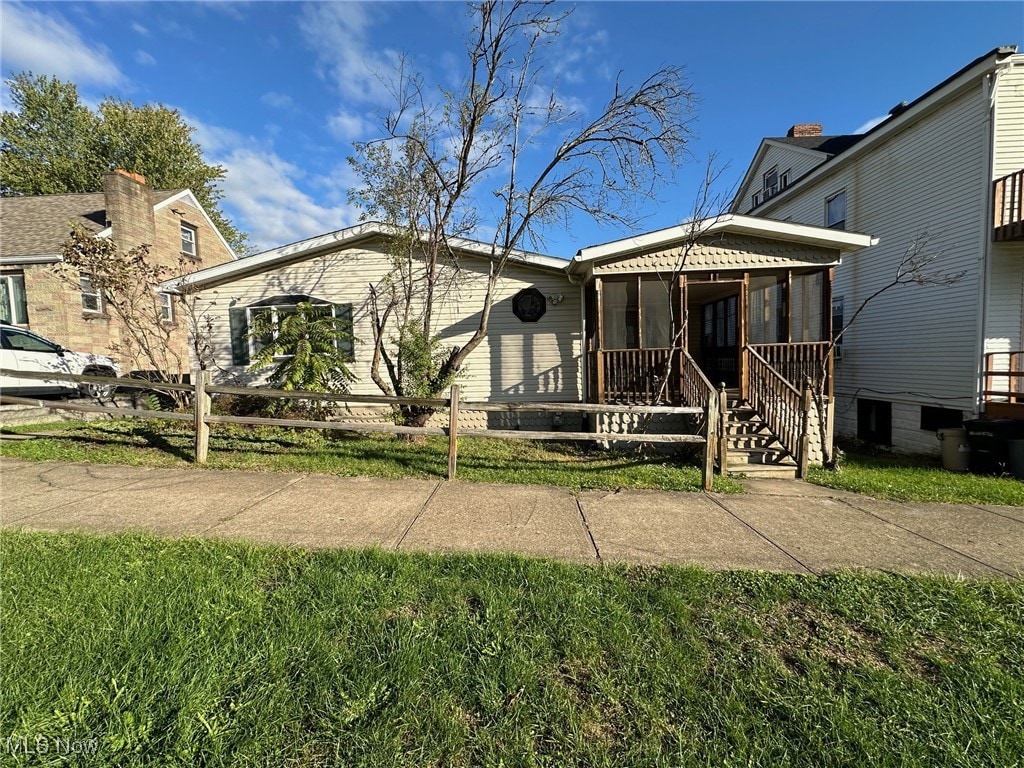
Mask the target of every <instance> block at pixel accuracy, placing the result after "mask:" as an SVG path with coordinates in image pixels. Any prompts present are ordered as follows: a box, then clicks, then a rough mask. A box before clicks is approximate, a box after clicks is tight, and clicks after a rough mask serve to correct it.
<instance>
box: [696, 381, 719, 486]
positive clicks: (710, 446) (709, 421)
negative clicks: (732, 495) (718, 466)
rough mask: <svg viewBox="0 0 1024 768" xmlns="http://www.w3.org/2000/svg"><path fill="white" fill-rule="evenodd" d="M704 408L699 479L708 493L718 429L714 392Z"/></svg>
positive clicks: (716, 403) (716, 404) (712, 473)
mask: <svg viewBox="0 0 1024 768" xmlns="http://www.w3.org/2000/svg"><path fill="white" fill-rule="evenodd" d="M705 408H706V409H707V413H706V414H705V418H704V422H705V428H704V432H705V438H706V440H705V443H704V463H703V464H702V466H701V471H700V479H701V484H702V485H703V487H704V490H705V491H710V490H711V483H712V480H713V478H714V473H715V447H716V445H717V443H718V441H717V440H716V439H715V432H716V430H717V429H718V396H717V395H716V394H715V393H714V392H712V393H711V394H710V395H708V400H707V403H706V404H705ZM723 471H724V469H723Z"/></svg>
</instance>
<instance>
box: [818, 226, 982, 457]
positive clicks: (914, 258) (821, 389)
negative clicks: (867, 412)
mask: <svg viewBox="0 0 1024 768" xmlns="http://www.w3.org/2000/svg"><path fill="white" fill-rule="evenodd" d="M930 241H931V236H930V235H929V234H928V233H927V232H921V233H919V234H917V235H915V236H914V238H913V239H911V241H910V242H909V243H908V245H907V247H906V249H905V250H904V252H903V256H902V257H901V258H900V261H899V264H897V266H896V271H895V273H894V274H893V276H892V279H891V280H889V282H887V283H885V284H884V285H882V286H880V287H879V288H877V289H876V290H875V291H874V292H873V293H871V295H869V296H868V297H867V298H865V299H864V300H863V301H861V303H860V304H859V305H858V306H857V309H856V310H854V312H853V314H852V315H850V319H849V320H847V321H846V322H845V323H844V324H843V326H842V327H841V328H838V329H836V328H833V329H832V338H831V339H829V340H828V345H827V347H826V350H825V352H826V354H825V355H824V356H823V357H822V362H821V364H820V367H819V368H818V370H817V371H815V376H814V377H813V378H811V380H810V382H809V386H810V389H811V396H812V398H813V400H814V407H815V409H816V410H817V412H818V440H819V444H820V447H821V456H822V462H821V463H822V466H823V467H824V468H825V469H829V470H834V469H838V466H839V465H838V461H837V460H836V457H835V455H834V453H833V451H832V450H831V448H830V446H829V443H828V424H827V421H826V413H825V408H826V406H827V403H826V387H827V380H828V361H829V360H830V359H831V357H832V354H833V352H834V350H835V348H836V346H837V345H839V344H840V343H841V342H842V339H843V336H845V335H846V332H847V331H848V330H850V327H851V326H853V325H854V324H855V323H856V322H857V321H858V320H859V319H860V317H861V316H862V315H863V313H864V311H865V310H866V309H867V308H868V306H869V305H871V304H872V303H874V302H875V301H876V300H878V299H879V298H880V297H881V296H884V295H885V294H887V293H889V292H890V291H893V290H895V289H896V288H900V287H903V286H926V285H934V286H951V285H955V284H957V283H959V282H960V281H961V280H963V278H964V276H965V275H966V274H967V272H966V271H965V270H962V271H959V272H949V271H946V270H944V269H943V268H942V267H941V264H940V263H939V262H940V261H941V259H942V258H943V256H944V255H945V252H943V251H935V250H931V249H930V248H929V243H930Z"/></svg>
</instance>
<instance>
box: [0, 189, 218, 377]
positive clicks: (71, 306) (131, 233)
mask: <svg viewBox="0 0 1024 768" xmlns="http://www.w3.org/2000/svg"><path fill="white" fill-rule="evenodd" d="M73 225H78V226H80V227H82V228H83V229H85V230H86V231H88V232H91V233H93V234H94V235H95V236H96V237H110V238H112V239H113V240H114V242H115V243H116V244H117V245H118V247H119V248H120V249H121V250H122V251H127V250H130V249H132V248H135V247H137V246H139V245H142V244H146V245H149V246H150V259H152V260H153V261H154V262H156V263H159V264H161V265H164V266H167V267H170V268H172V269H175V270H177V269H179V268H180V267H179V265H180V264H182V263H184V264H185V268H186V271H193V270H195V269H202V268H205V267H212V266H215V265H217V264H223V263H225V262H228V261H232V260H234V259H235V258H236V255H235V253H234V252H233V251H232V250H231V248H230V246H229V245H228V244H227V242H226V241H225V240H224V238H223V236H222V235H221V234H220V232H219V231H218V230H217V228H216V227H215V226H214V224H213V222H212V221H211V220H210V217H209V216H208V215H207V213H206V211H205V210H203V207H202V205H201V204H200V203H199V201H198V200H197V199H196V197H195V195H193V194H192V192H191V191H190V190H187V189H182V190H154V189H151V188H150V187H149V186H148V185H147V184H146V180H145V178H143V177H142V176H139V175H138V174H134V173H128V172H126V171H122V170H115V171H113V172H112V173H109V174H107V175H106V176H105V177H104V179H103V191H102V192H85V193H77V194H65V195H32V196H24V197H7V198H2V199H0V319H2V320H5V321H7V322H9V323H13V324H15V325H18V326H21V327H23V328H27V329H29V330H31V331H34V332H35V333H38V334H40V335H42V336H46V337H47V338H50V339H53V340H54V341H56V342H58V343H60V344H62V345H64V346H66V347H68V348H69V349H74V350H77V351H83V352H94V353H100V354H108V355H110V356H111V357H114V358H115V359H117V360H118V362H119V363H120V364H121V365H122V367H123V369H124V370H125V371H126V372H127V371H128V370H132V369H135V368H137V367H139V366H140V363H139V362H138V361H132V360H126V359H124V357H123V355H120V354H119V353H118V350H119V349H120V348H121V347H122V342H121V338H122V333H123V329H122V328H121V327H120V323H119V321H118V319H117V318H116V317H115V316H113V315H112V314H108V313H107V312H106V311H105V307H104V306H103V301H102V298H101V297H100V296H99V295H98V293H97V292H96V291H95V289H94V288H93V286H92V284H91V282H90V280H89V277H88V275H81V276H80V283H79V285H77V286H75V285H72V284H69V283H68V282H67V280H66V279H62V278H61V277H58V276H57V275H56V274H55V272H54V267H55V266H56V265H58V264H59V263H60V262H61V261H62V256H61V246H62V244H63V243H64V241H65V240H66V239H67V238H68V235H69V234H70V231H71V228H72V226H73ZM183 257H185V258H184V259H183ZM159 301H160V302H161V312H162V314H164V318H165V319H164V322H166V323H167V324H168V326H169V327H170V328H171V331H172V332H171V334H170V339H171V343H172V344H174V351H175V353H176V355H177V356H178V357H179V359H181V360H182V361H183V365H182V368H183V369H187V366H188V359H189V355H188V330H187V328H186V325H185V323H184V322H183V321H182V318H179V317H178V316H177V315H178V314H180V313H178V312H176V311H175V310H176V309H177V307H176V306H175V304H174V302H173V301H172V300H171V297H170V296H169V295H164V294H161V295H160V297H159ZM164 302H166V306H164ZM171 372H172V373H180V372H185V371H184V370H182V371H171Z"/></svg>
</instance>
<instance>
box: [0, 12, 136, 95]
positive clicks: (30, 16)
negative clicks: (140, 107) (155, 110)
mask: <svg viewBox="0 0 1024 768" xmlns="http://www.w3.org/2000/svg"><path fill="white" fill-rule="evenodd" d="M0 47H2V50H3V61H4V64H5V65H6V66H8V67H10V68H11V69H22V70H31V71H32V72H34V73H36V74H46V75H54V76H56V77H59V78H62V79H66V80H73V81H74V82H75V83H78V84H79V85H81V84H83V83H95V84H97V85H108V86H109V85H119V84H121V83H123V82H124V79H125V78H124V75H123V74H122V73H121V70H120V69H118V67H117V65H116V64H115V63H114V61H113V60H112V59H111V58H110V55H109V53H108V52H107V50H106V48H103V47H101V46H95V47H93V46H90V45H89V44H87V43H86V42H85V41H84V40H82V38H81V37H79V35H78V32H77V31H76V30H75V28H74V27H72V26H71V24H69V23H68V22H67V20H65V19H64V18H63V17H62V16H59V15H56V14H54V15H50V14H47V13H43V12H42V11H38V10H35V9H34V8H31V7H28V6H26V5H22V4H20V3H4V9H3V37H2V46H0Z"/></svg>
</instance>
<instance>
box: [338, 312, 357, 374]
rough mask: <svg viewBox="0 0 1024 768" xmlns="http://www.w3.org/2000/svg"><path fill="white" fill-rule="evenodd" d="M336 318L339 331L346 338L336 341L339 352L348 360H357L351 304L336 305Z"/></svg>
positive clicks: (339, 338)
mask: <svg viewBox="0 0 1024 768" xmlns="http://www.w3.org/2000/svg"><path fill="white" fill-rule="evenodd" d="M334 317H335V318H336V322H337V324H338V330H339V331H341V332H343V333H344V334H345V336H344V337H343V338H342V337H340V336H339V337H338V338H337V339H336V340H335V344H337V347H338V351H339V352H340V353H341V354H342V355H344V356H345V359H346V360H355V359H356V342H355V338H353V336H352V330H353V327H352V305H351V304H335V305H334Z"/></svg>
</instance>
